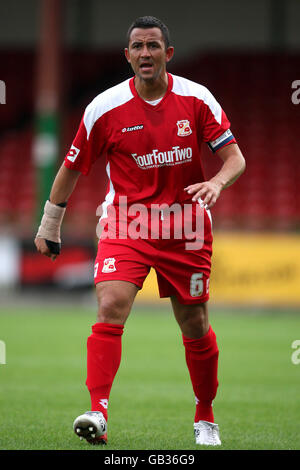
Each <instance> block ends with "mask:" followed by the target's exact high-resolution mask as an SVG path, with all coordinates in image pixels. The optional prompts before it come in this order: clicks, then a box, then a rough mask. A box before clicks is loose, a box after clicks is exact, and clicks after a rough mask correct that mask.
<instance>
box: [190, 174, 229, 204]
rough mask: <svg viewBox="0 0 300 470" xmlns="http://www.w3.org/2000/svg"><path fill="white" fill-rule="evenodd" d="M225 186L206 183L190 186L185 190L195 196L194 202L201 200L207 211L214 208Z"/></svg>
mask: <svg viewBox="0 0 300 470" xmlns="http://www.w3.org/2000/svg"><path fill="white" fill-rule="evenodd" d="M222 187H223V185H222V184H221V183H216V182H214V181H204V182H203V183H196V184H190V185H189V186H187V187H186V188H184V190H185V191H186V192H187V193H188V194H191V195H193V197H192V201H197V200H198V199H199V198H201V200H202V201H203V204H204V206H205V207H206V208H207V209H210V208H211V207H213V206H214V205H215V203H216V201H217V199H218V197H219V196H220V193H221V191H222Z"/></svg>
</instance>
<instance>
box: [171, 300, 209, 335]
mask: <svg viewBox="0 0 300 470" xmlns="http://www.w3.org/2000/svg"><path fill="white" fill-rule="evenodd" d="M173 305H174V304H173ZM174 307H175V308H174V313H175V316H176V319H177V321H178V324H179V326H180V328H181V331H182V333H183V334H184V335H185V336H187V337H188V338H201V337H202V336H204V335H205V334H206V333H207V332H208V329H209V320H208V309H207V304H206V303H203V304H197V305H180V306H179V304H178V302H176V304H175V305H174Z"/></svg>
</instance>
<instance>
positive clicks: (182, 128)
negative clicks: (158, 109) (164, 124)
mask: <svg viewBox="0 0 300 470" xmlns="http://www.w3.org/2000/svg"><path fill="white" fill-rule="evenodd" d="M191 133H192V129H191V126H190V121H188V120H187V119H182V120H181V121H177V135H179V136H180V137H185V136H187V135H190V134H191Z"/></svg>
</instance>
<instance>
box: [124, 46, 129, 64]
mask: <svg viewBox="0 0 300 470" xmlns="http://www.w3.org/2000/svg"><path fill="white" fill-rule="evenodd" d="M124 54H125V57H126V59H127V62H129V63H130V58H129V51H128V48H127V47H125V49H124Z"/></svg>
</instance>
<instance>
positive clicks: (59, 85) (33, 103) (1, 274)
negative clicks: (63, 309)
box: [0, 0, 300, 308]
mask: <svg viewBox="0 0 300 470" xmlns="http://www.w3.org/2000/svg"><path fill="white" fill-rule="evenodd" d="M149 13H150V14H153V15H154V16H158V17H159V18H161V19H162V20H163V21H164V22H166V24H167V25H168V26H169V29H170V32H171V39H172V44H173V45H174V46H175V57H174V59H173V61H172V63H171V64H170V67H169V70H170V71H171V72H172V73H175V74H179V75H180V74H182V75H184V76H186V77H188V78H190V79H192V80H195V81H197V82H200V83H202V84H204V85H206V86H207V87H208V88H209V89H210V90H211V91H212V92H213V94H214V95H215V96H216V97H217V99H218V100H219V101H220V103H221V104H222V106H223V107H224V109H225V110H226V112H227V114H228V116H229V118H230V120H231V122H232V131H233V133H234V134H235V136H236V137H237V139H238V142H239V145H240V147H241V149H242V151H243V153H244V155H245V157H246V160H247V170H246V173H245V174H244V175H243V176H242V177H241V178H240V180H239V181H238V182H237V183H236V184H234V185H233V186H232V187H231V188H230V189H228V190H226V191H225V192H224V193H223V194H222V198H221V199H220V200H219V202H218V203H217V205H216V206H215V208H214V209H213V219H214V233H215V253H214V260H213V262H214V269H213V276H212V280H211V293H212V303H215V304H222V305H224V304H229V305H233V304H236V305H238V306H240V305H252V306H255V305H260V306H261V305H264V306H269V305H271V306H277V305H279V304H281V305H283V306H287V305H289V306H291V307H296V308H297V307H298V306H299V304H300V289H299V285H300V243H299V241H300V236H299V230H300V193H299V182H300V161H299V143H298V133H299V117H300V104H298V105H297V103H298V102H299V93H297V83H296V84H295V81H296V80H297V79H300V76H299V73H300V32H299V18H300V2H299V1H297V0H253V1H252V2H246V1H238V0H229V1H226V2H223V1H221V0H214V1H208V0H202V1H199V2H195V1H190V0H187V1H185V2H184V3H182V2H179V1H177V2H174V1H169V0H168V1H164V2H161V1H159V0H154V1H153V2H151V8H149V7H148V6H145V7H144V6H143V5H141V3H140V2H138V1H131V2H129V3H128V2H122V1H111V2H102V1H100V0H84V1H83V0H64V1H59V0H48V1H47V0H26V2H22V1H20V0H10V2H5V1H3V0H1V1H0V71H1V72H0V80H1V91H2V94H1V105H0V256H1V265H0V293H1V297H2V299H10V298H13V299H16V296H17V295H18V294H21V295H22V296H24V295H25V293H26V292H29V291H31V292H34V289H35V288H36V287H39V289H38V292H41V288H42V287H48V288H52V289H55V290H56V291H57V292H64V293H67V292H70V291H71V292H72V293H73V294H74V292H75V291H76V292H79V291H80V292H81V293H82V292H83V291H85V292H88V291H90V289H91V287H90V286H91V281H92V271H93V269H92V268H93V257H94V252H95V246H96V233H95V226H96V223H97V217H96V209H97V207H98V205H99V204H100V203H101V202H102V201H103V198H104V194H105V190H106V176H105V172H104V159H103V161H99V162H98V163H97V164H96V165H95V166H94V168H93V171H92V173H91V174H90V176H89V177H81V179H80V181H79V185H78V188H77V191H75V193H74V195H73V196H72V198H71V200H70V203H69V206H68V211H67V214H66V217H65V220H64V226H63V241H64V247H63V254H62V255H61V256H60V258H59V259H58V260H57V261H56V263H50V262H49V260H48V259H46V258H45V259H43V258H42V257H40V256H38V255H37V254H36V253H35V252H34V247H33V237H34V234H35V232H36V228H37V224H38V221H39V219H40V214H41V208H42V207H43V204H44V201H45V199H46V198H47V197H48V194H49V190H50V187H51V184H52V181H53V177H54V175H55V172H56V171H57V169H58V167H59V165H60V164H61V162H62V159H63V158H64V155H65V154H66V152H67V151H68V149H69V146H70V144H71V142H72V140H73V138H74V136H75V133H76V130H77V127H78V124H79V121H80V118H81V115H82V113H83V111H84V108H85V106H86V105H87V104H88V103H89V102H90V100H91V99H92V98H93V97H94V96H95V95H97V94H98V93H99V92H101V91H102V90H104V89H106V88H107V87H110V86H112V85H114V84H116V83H118V82H119V81H121V80H123V79H125V78H127V77H129V76H130V75H131V70H130V69H129V66H128V64H127V63H126V61H125V59H124V57H123V48H124V46H125V45H126V41H125V35H126V31H127V28H128V26H129V24H130V23H131V22H132V21H133V20H134V19H135V18H136V17H137V16H141V15H144V14H149ZM293 86H294V88H293ZM298 86H299V85H298ZM293 93H294V95H293ZM292 96H294V99H292ZM219 163H220V162H219V161H217V159H216V158H214V157H213V156H212V155H211V154H210V153H209V151H208V150H207V149H204V164H205V167H206V171H207V175H208V176H209V175H211V174H213V172H214V171H216V169H217V168H218V165H219ZM157 298H158V295H157V290H156V284H155V276H154V275H153V273H151V275H150V276H149V278H148V280H147V281H146V284H145V287H144V289H143V291H142V292H141V293H140V295H139V297H138V299H139V300H144V301H151V302H153V301H154V300H156V299H157Z"/></svg>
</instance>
